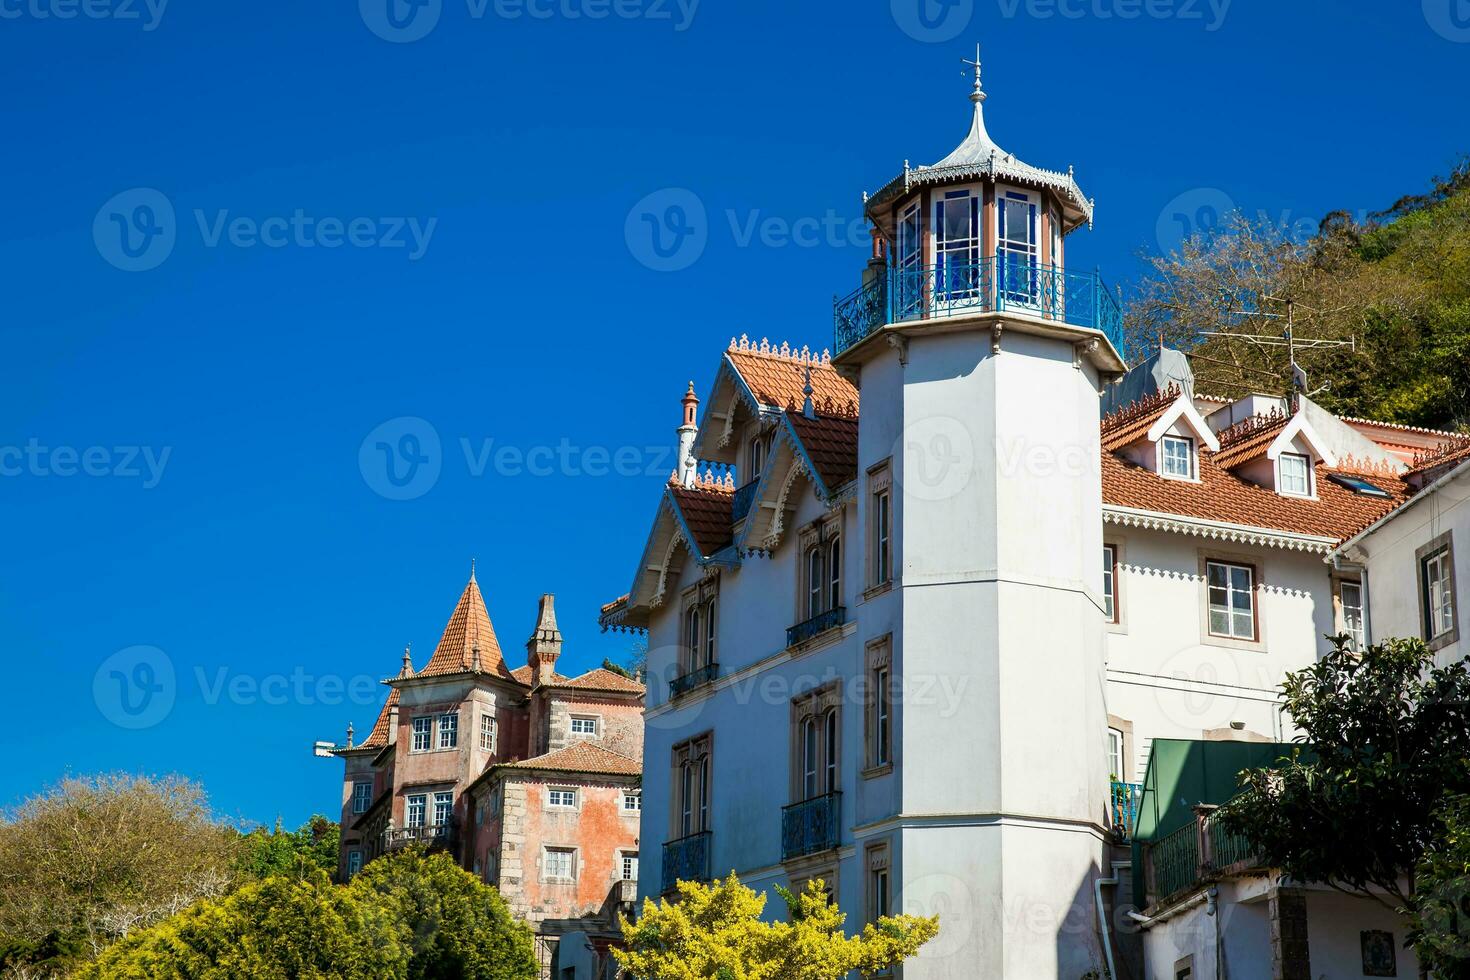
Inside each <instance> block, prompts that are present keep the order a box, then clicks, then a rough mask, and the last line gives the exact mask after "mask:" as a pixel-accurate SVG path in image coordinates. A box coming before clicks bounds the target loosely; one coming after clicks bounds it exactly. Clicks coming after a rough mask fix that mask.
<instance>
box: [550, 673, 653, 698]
mask: <svg viewBox="0 0 1470 980" xmlns="http://www.w3.org/2000/svg"><path fill="white" fill-rule="evenodd" d="M552 686H553V687H560V688H567V689H569V690H574V691H614V692H617V693H619V694H642V693H643V690H644V689H643V685H642V684H639V683H638V682H637V681H635V680H633V679H632V678H631V677H624V676H623V675H622V674H619V673H618V672H617V671H615V670H608V669H607V668H606V667H594V668H593V669H592V670H589V671H587V673H585V674H578V675H577V676H576V677H573V678H570V679H567V678H565V677H563V678H558V679H555V680H553V681H552Z"/></svg>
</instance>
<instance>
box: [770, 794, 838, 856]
mask: <svg viewBox="0 0 1470 980" xmlns="http://www.w3.org/2000/svg"><path fill="white" fill-rule="evenodd" d="M841 833H842V794H841V793H826V794H824V795H822V796H814V797H812V798H811V799H809V800H803V801H802V802H800V803H793V804H791V805H790V806H787V807H782V808H781V860H783V861H789V860H791V859H792V858H797V857H802V856H803V855H806V854H816V853H818V852H819V851H830V850H831V849H832V848H834V847H836V846H837V841H838V838H839V837H840V835H841Z"/></svg>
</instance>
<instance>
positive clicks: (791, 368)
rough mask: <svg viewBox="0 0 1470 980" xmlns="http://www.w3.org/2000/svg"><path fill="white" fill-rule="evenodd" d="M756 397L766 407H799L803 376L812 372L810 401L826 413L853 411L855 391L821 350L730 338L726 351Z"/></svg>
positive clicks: (803, 399) (856, 405)
mask: <svg viewBox="0 0 1470 980" xmlns="http://www.w3.org/2000/svg"><path fill="white" fill-rule="evenodd" d="M725 356H726V357H728V358H729V359H730V364H731V365H732V366H733V367H734V368H735V370H736V372H738V373H739V375H740V378H741V380H742V381H744V382H745V386H746V387H747V388H749V389H750V391H751V393H752V394H753V395H755V397H756V400H757V401H759V402H760V403H761V404H762V405H765V406H767V407H768V408H791V409H800V408H801V406H802V403H803V402H804V401H805V400H806V393H805V389H806V376H807V371H808V369H810V371H811V376H812V401H813V402H814V403H815V404H816V406H817V408H818V409H819V410H824V411H826V412H827V413H829V414H834V415H836V414H851V415H854V416H855V415H856V414H857V410H858V391H857V388H855V387H853V384H852V382H851V381H848V380H847V379H846V378H844V377H843V376H842V375H840V374H838V373H837V371H836V369H834V368H833V367H832V364H831V361H830V360H828V359H827V357H826V356H825V355H823V354H813V353H812V352H811V351H809V350H807V349H806V348H802V349H801V350H799V351H798V350H793V349H792V348H791V347H790V345H788V344H782V345H781V346H780V347H772V346H771V345H770V344H769V343H768V342H766V341H764V340H763V341H761V342H760V343H759V344H752V343H750V342H749V341H748V340H746V339H745V338H744V337H742V338H741V339H740V341H739V342H736V341H733V340H732V341H731V342H730V348H729V349H728V350H727V351H725Z"/></svg>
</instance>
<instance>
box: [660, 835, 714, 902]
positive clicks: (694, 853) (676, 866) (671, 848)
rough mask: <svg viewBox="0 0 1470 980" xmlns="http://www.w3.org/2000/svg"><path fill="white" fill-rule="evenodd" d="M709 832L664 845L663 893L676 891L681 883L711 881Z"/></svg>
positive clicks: (681, 838)
mask: <svg viewBox="0 0 1470 980" xmlns="http://www.w3.org/2000/svg"><path fill="white" fill-rule="evenodd" d="M712 836H713V835H712V834H710V832H709V831H708V830H705V831H702V832H700V833H698V834H690V835H689V836H688V837H680V838H679V839H678V840H671V841H669V842H668V843H667V844H665V845H664V860H663V879H662V884H663V887H662V889H661V890H662V892H663V894H665V895H667V894H669V893H670V892H672V891H674V890H675V888H676V887H677V886H678V883H679V882H681V881H709V878H710V874H709V852H710V838H711V837H712Z"/></svg>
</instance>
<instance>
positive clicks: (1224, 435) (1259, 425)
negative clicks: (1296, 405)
mask: <svg viewBox="0 0 1470 980" xmlns="http://www.w3.org/2000/svg"><path fill="white" fill-rule="evenodd" d="M1289 421H1290V416H1288V415H1286V414H1285V413H1284V412H1277V411H1272V412H1271V413H1270V414H1268V415H1252V416H1250V417H1249V418H1246V419H1243V420H1241V421H1239V422H1237V423H1235V424H1234V425H1232V426H1230V427H1229V428H1228V429H1222V430H1221V431H1220V451H1219V452H1218V453H1216V454H1215V465H1216V466H1223V467H1225V468H1227V469H1228V468H1230V467H1232V466H1239V465H1240V464H1241V463H1246V462H1249V461H1250V460H1253V459H1257V458H1258V457H1261V456H1264V455H1266V450H1267V449H1269V448H1270V446H1271V444H1272V443H1273V442H1275V441H1276V437H1277V436H1278V435H1280V434H1281V432H1282V430H1283V429H1285V428H1286V424H1287V423H1288V422H1289Z"/></svg>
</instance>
